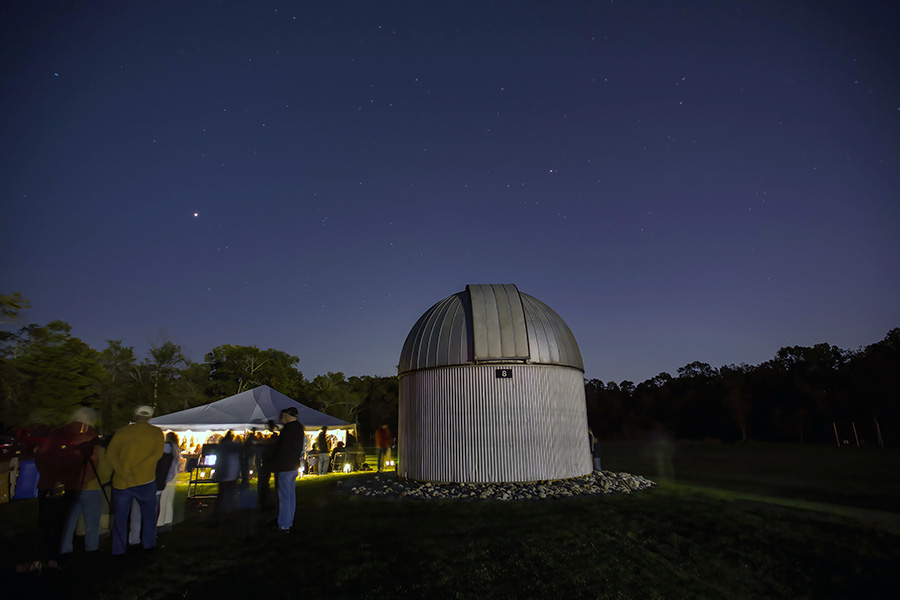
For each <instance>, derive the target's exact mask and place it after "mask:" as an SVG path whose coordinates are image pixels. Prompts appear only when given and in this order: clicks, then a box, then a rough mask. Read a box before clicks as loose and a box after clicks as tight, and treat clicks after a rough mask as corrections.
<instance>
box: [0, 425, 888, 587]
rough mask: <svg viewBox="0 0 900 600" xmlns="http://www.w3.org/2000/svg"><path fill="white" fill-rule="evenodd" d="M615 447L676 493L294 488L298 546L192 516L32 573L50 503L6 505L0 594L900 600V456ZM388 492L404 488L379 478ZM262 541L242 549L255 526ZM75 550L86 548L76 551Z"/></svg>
mask: <svg viewBox="0 0 900 600" xmlns="http://www.w3.org/2000/svg"><path fill="white" fill-rule="evenodd" d="M659 450H660V449H659V448H658V447H650V446H643V445H640V444H606V445H604V456H603V460H604V465H603V466H604V468H606V469H610V470H616V471H627V472H631V473H635V474H641V475H645V476H648V477H650V478H654V477H655V476H656V473H655V470H656V469H657V468H658V466H659V465H662V466H663V468H664V469H665V470H666V475H667V476H668V478H669V481H668V482H667V483H664V484H662V485H660V486H659V487H657V488H654V489H652V490H649V491H643V492H638V493H635V494H632V495H615V496H601V497H590V498H568V499H558V500H542V501H534V502H523V503H500V502H496V501H482V502H470V501H441V502H436V501H432V502H426V501H417V502H410V501H397V500H385V499H375V498H361V497H356V496H352V495H350V494H346V493H342V492H340V491H337V490H338V488H343V489H347V488H349V487H351V486H352V485H353V483H354V482H355V481H358V480H360V479H366V478H371V477H375V476H376V475H374V474H358V475H346V476H345V475H329V476H326V477H324V478H321V479H317V478H308V479H304V480H302V481H301V482H299V484H298V512H297V522H296V527H295V529H296V531H294V532H292V533H291V534H289V535H281V536H273V535H271V534H265V533H263V532H262V530H263V527H264V524H265V522H266V521H267V520H268V519H269V518H271V516H272V514H271V513H266V514H259V513H256V512H253V513H250V514H249V515H246V518H245V519H243V520H241V519H237V520H234V521H230V522H226V523H221V524H220V523H216V522H215V521H214V519H213V518H212V515H211V509H210V508H209V507H207V508H205V509H198V508H191V507H188V508H185V509H184V513H183V516H184V520H183V522H181V523H180V524H178V525H177V526H176V527H175V529H174V530H173V531H171V532H168V533H164V534H161V535H160V536H159V542H160V544H161V545H163V546H164V547H162V548H160V549H158V550H157V551H155V552H152V553H141V552H131V553H129V554H128V555H126V556H125V557H124V558H123V559H121V560H114V559H113V558H112V557H110V556H108V548H109V542H108V540H107V541H105V542H101V548H102V549H104V551H105V552H104V554H103V555H102V556H97V557H93V556H90V557H88V556H85V555H84V554H82V553H80V552H79V551H77V550H76V553H75V555H74V557H73V558H72V559H70V560H69V561H67V562H66V563H65V564H64V565H63V569H62V570H61V571H59V572H54V573H49V574H48V573H45V574H43V575H40V576H37V575H19V574H16V573H15V572H14V565H15V563H17V562H22V561H25V560H28V559H30V558H32V556H33V553H34V548H35V544H34V541H33V537H32V532H33V531H34V530H35V529H36V526H37V515H36V503H35V502H34V501H24V502H14V503H12V504H5V505H0V524H2V527H3V535H2V541H3V547H2V554H0V556H2V560H3V563H2V565H3V569H4V570H3V576H2V582H3V583H2V588H3V590H4V596H5V597H9V598H27V597H39V598H49V597H75V598H233V597H242V596H246V597H249V598H254V597H259V596H263V597H268V596H273V597H293V596H296V597H304V596H307V595H309V596H313V595H318V596H324V595H328V596H329V597H332V598H375V597H378V598H385V597H390V598H419V597H429V598H445V597H450V598H475V597H478V598H558V597H576V598H773V597H775V598H879V597H894V596H895V595H896V594H897V593H898V592H900V572H898V571H900V570H898V568H897V566H898V565H900V543H898V542H900V502H898V500H900V475H898V473H900V469H898V466H900V453H898V452H897V451H895V450H880V449H875V448H865V449H856V448H842V449H838V448H836V447H835V448H829V447H821V446H818V447H816V446H794V445H774V444H752V443H751V444H743V445H733V446H731V445H721V444H678V445H676V446H675V447H674V449H673V455H672V457H671V463H667V461H666V460H665V458H666V456H665V449H663V454H662V460H660V454H659ZM385 476H387V477H392V476H393V475H392V474H389V475H382V477H385ZM251 525H252V526H253V527H255V529H256V534H255V535H252V536H249V537H245V535H244V534H245V533H247V531H248V528H249V527H250V526H251ZM77 547H78V546H77V545H76V548H77Z"/></svg>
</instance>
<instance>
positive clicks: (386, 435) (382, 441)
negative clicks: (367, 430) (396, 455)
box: [375, 423, 394, 473]
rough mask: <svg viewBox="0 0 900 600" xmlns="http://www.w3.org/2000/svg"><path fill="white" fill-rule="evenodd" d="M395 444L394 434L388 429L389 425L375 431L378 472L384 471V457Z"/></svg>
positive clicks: (385, 424) (383, 425)
mask: <svg viewBox="0 0 900 600" xmlns="http://www.w3.org/2000/svg"><path fill="white" fill-rule="evenodd" d="M393 443H394V434H393V433H391V430H390V429H388V426H387V423H384V424H382V425H381V427H380V428H378V429H376V430H375V451H376V452H377V453H378V472H379V473H380V472H381V471H383V470H384V456H385V454H387V452H388V450H390V449H391V445H392V444H393Z"/></svg>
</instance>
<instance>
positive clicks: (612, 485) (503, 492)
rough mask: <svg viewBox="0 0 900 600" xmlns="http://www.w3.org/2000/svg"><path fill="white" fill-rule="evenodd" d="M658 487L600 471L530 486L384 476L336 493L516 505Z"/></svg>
mask: <svg viewBox="0 0 900 600" xmlns="http://www.w3.org/2000/svg"><path fill="white" fill-rule="evenodd" d="M655 485H656V483H654V482H653V481H650V480H649V479H645V478H643V477H640V476H638V475H630V474H628V473H613V472H612V471H597V472H594V473H592V474H590V475H585V476H584V477H575V478H572V479H559V480H556V481H533V482H528V483H433V482H427V481H411V480H402V479H398V478H397V476H396V475H387V474H382V475H376V476H375V477H374V478H373V479H372V480H370V481H367V482H366V483H363V484H355V485H344V484H343V483H338V488H337V489H338V490H339V491H341V492H343V493H347V494H352V495H356V496H381V497H385V498H393V499H403V500H451V499H453V500H455V499H463V500H498V501H501V502H516V501H523V500H543V499H546V498H566V497H572V496H596V495H600V494H630V493H631V492H636V491H638V490H643V489H647V488H650V487H653V486H655Z"/></svg>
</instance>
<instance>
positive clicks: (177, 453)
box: [156, 431, 181, 531]
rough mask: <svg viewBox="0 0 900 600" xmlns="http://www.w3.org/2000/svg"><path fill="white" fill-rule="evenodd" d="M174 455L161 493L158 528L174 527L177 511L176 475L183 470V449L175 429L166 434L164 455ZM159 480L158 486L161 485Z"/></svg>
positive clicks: (165, 529) (157, 520)
mask: <svg viewBox="0 0 900 600" xmlns="http://www.w3.org/2000/svg"><path fill="white" fill-rule="evenodd" d="M166 454H169V455H171V456H172V461H171V463H170V465H169V469H168V471H167V472H166V475H165V481H163V486H164V487H163V489H162V493H161V494H160V495H159V517H157V519H156V528H157V530H160V529H162V530H164V531H168V530H169V529H171V528H172V519H173V517H174V513H175V510H174V508H175V477H176V476H177V475H178V473H179V472H180V471H181V449H180V448H179V447H178V435H177V434H176V433H175V432H174V431H170V432H169V433H167V434H166V443H165V446H164V447H163V455H166ZM159 483H160V482H158V481H157V487H159Z"/></svg>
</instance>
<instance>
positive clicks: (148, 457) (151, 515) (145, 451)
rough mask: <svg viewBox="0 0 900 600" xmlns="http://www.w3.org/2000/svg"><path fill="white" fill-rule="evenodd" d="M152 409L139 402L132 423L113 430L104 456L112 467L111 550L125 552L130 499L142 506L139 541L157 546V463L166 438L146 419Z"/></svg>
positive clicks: (116, 554) (150, 415)
mask: <svg viewBox="0 0 900 600" xmlns="http://www.w3.org/2000/svg"><path fill="white" fill-rule="evenodd" d="M152 416H153V409H152V408H150V407H149V406H140V407H138V409H137V410H136V411H135V412H134V421H135V422H134V423H132V424H131V425H126V426H125V427H123V428H122V429H120V430H119V431H117V432H116V433H115V435H114V436H113V438H112V440H111V441H110V443H109V448H108V449H107V451H106V456H107V458H108V459H109V464H110V465H111V466H112V468H113V477H112V484H113V530H112V534H113V535H112V553H113V555H114V556H119V555H122V554H125V527H126V520H127V518H128V512H129V509H130V508H131V502H132V500H136V501H137V503H138V506H140V510H141V544H142V546H143V547H144V549H145V550H149V549H152V548H156V463H157V462H158V461H159V458H160V457H161V456H162V454H163V446H164V443H165V439H164V438H163V432H162V430H161V429H160V428H158V427H154V426H153V425H151V424H150V423H148V421H149V419H150V417H152Z"/></svg>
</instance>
